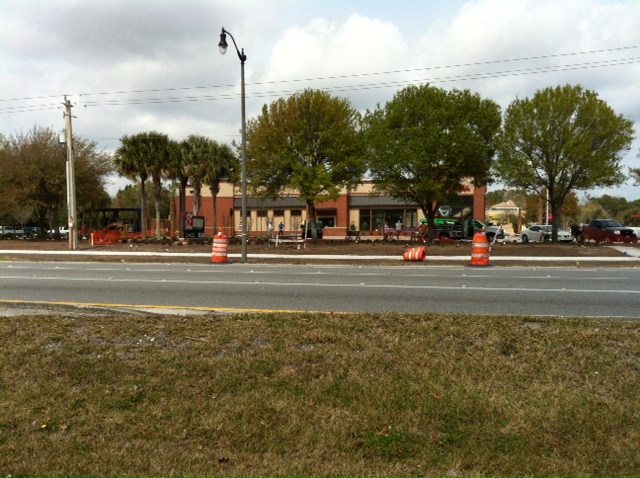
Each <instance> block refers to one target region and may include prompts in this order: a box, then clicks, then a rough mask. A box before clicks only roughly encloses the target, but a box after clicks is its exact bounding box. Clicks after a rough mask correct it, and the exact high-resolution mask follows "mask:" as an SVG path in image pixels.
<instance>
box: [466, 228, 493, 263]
mask: <svg viewBox="0 0 640 478" xmlns="http://www.w3.org/2000/svg"><path fill="white" fill-rule="evenodd" d="M470 265H472V266H488V265H489V240H488V239H487V236H486V235H484V234H483V233H481V232H476V233H475V235H474V236H473V242H472V244H471V264H470Z"/></svg>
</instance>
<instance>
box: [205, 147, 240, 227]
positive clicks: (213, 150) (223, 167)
mask: <svg viewBox="0 0 640 478" xmlns="http://www.w3.org/2000/svg"><path fill="white" fill-rule="evenodd" d="M207 146H208V147H207V150H208V153H207V159H208V161H207V163H206V170H205V174H204V178H203V180H204V182H206V183H207V184H208V185H209V191H211V197H212V198H213V223H212V224H213V232H214V234H215V231H216V229H217V228H218V204H217V198H218V193H219V192H220V182H221V181H222V180H224V179H229V180H232V181H233V180H236V179H237V171H238V170H239V169H240V168H239V165H240V164H239V161H238V158H237V156H236V155H235V154H234V153H233V150H232V149H231V147H230V146H229V145H227V144H220V143H218V142H216V141H213V140H208V141H207Z"/></svg>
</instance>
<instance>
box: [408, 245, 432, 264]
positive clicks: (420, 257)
mask: <svg viewBox="0 0 640 478" xmlns="http://www.w3.org/2000/svg"><path fill="white" fill-rule="evenodd" d="M403 257H404V260H405V261H406V262H423V261H426V260H427V248H426V247H424V246H423V247H414V248H413V249H409V250H408V251H406V252H405V253H404V254H403Z"/></svg>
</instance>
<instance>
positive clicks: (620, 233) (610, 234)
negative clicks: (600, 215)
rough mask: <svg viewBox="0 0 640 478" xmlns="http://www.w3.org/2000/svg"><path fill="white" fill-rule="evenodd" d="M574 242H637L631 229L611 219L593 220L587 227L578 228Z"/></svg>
mask: <svg viewBox="0 0 640 478" xmlns="http://www.w3.org/2000/svg"><path fill="white" fill-rule="evenodd" d="M575 236H576V242H588V241H594V242H638V238H637V237H636V235H635V233H634V231H633V229H630V228H628V227H624V226H623V225H622V224H620V223H619V222H618V221H614V220H613V219H594V220H593V221H591V224H589V225H588V226H578V227H577V228H576V231H575Z"/></svg>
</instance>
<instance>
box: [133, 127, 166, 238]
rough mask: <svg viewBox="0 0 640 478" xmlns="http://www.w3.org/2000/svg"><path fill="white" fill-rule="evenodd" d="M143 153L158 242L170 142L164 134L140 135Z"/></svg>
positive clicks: (160, 232)
mask: <svg viewBox="0 0 640 478" xmlns="http://www.w3.org/2000/svg"><path fill="white" fill-rule="evenodd" d="M139 136H142V138H141V139H142V141H143V144H144V148H143V150H144V151H145V165H146V168H147V172H148V174H149V176H151V181H152V183H153V203H154V206H155V208H156V239H157V240H160V239H161V237H162V231H161V228H160V223H161V219H160V209H161V207H162V180H163V179H164V177H165V176H166V171H167V169H168V168H169V165H170V141H169V137H168V136H167V135H166V134H162V133H158V132H156V131H151V132H149V133H142V135H139Z"/></svg>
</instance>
